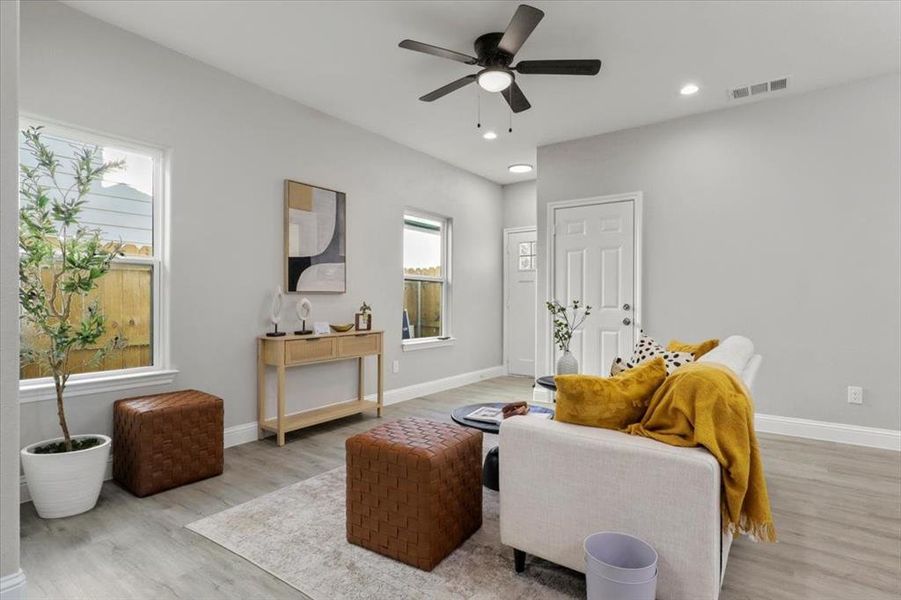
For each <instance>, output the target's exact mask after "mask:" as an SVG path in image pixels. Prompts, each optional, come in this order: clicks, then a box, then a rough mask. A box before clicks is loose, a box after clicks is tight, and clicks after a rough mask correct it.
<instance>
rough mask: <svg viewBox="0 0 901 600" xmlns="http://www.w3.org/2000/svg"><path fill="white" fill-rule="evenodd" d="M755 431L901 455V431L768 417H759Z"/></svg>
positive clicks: (757, 417)
mask: <svg viewBox="0 0 901 600" xmlns="http://www.w3.org/2000/svg"><path fill="white" fill-rule="evenodd" d="M754 428H755V429H756V430H757V431H759V432H761V433H773V434H777V435H787V436H792V437H799V438H806V439H810V440H822V441H826V442H837V443H839V444H850V445H853V446H866V447H868V448H880V449H882V450H894V451H895V452H901V431H897V430H894V429H879V428H877V427H863V426H861V425H845V424H844V423H829V422H828V421H812V420H810V419H798V418H795V417H780V416H778V415H764V414H758V415H755V417H754Z"/></svg>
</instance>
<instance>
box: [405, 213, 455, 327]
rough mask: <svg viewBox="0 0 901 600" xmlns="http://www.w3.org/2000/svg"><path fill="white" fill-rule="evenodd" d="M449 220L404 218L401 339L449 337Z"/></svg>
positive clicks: (422, 216) (416, 215) (415, 215)
mask: <svg viewBox="0 0 901 600" xmlns="http://www.w3.org/2000/svg"><path fill="white" fill-rule="evenodd" d="M449 229H450V220H449V219H446V218H443V217H437V216H434V215H427V214H419V213H412V212H409V211H408V212H407V213H406V214H405V215H404V315H403V339H404V340H405V341H406V340H422V339H429V338H431V339H436V338H444V337H449V333H448V331H449V325H448V324H449V318H448V313H449V310H448V308H449V304H450V302H449V298H450V293H449V289H450V277H449V271H450V269H449V265H450V259H449V254H450V253H449V247H450V245H449V243H448V240H449Z"/></svg>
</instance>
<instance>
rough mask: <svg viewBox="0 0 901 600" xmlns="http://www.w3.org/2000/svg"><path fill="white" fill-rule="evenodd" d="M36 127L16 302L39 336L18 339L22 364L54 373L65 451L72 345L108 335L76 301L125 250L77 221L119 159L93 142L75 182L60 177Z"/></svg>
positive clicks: (99, 317)
mask: <svg viewBox="0 0 901 600" xmlns="http://www.w3.org/2000/svg"><path fill="white" fill-rule="evenodd" d="M41 129H42V128H41V127H29V128H28V129H26V130H24V131H23V132H22V134H23V135H24V137H25V145H26V147H27V148H28V151H29V153H30V154H31V155H32V157H34V159H35V162H36V163H37V164H36V165H35V166H33V167H30V166H28V165H24V164H23V165H21V166H20V169H21V171H20V178H19V200H20V202H19V203H20V208H19V304H20V306H21V313H20V314H21V319H22V321H23V330H29V331H32V332H34V333H36V338H37V339H36V340H35V343H25V342H23V344H22V351H21V358H22V361H23V363H35V364H37V365H39V366H40V367H41V368H42V370H46V371H47V372H49V374H50V375H52V377H53V382H54V384H55V387H56V396H57V412H58V415H59V420H60V428H61V429H62V431H63V437H64V438H65V447H66V450H67V451H71V450H72V448H73V445H72V439H71V437H70V436H69V430H68V427H67V425H66V419H65V411H64V408H63V392H64V390H65V387H66V382H67V381H68V379H69V376H70V375H71V369H70V366H69V355H70V353H71V351H72V350H76V349H79V350H83V349H86V348H91V347H93V346H94V345H95V344H96V343H97V342H98V341H99V340H100V339H101V338H102V337H103V335H104V334H105V333H106V319H105V317H104V315H103V311H102V310H101V309H100V307H99V306H98V305H97V304H96V303H91V304H90V305H88V306H86V307H84V308H83V310H82V311H81V313H82V314H80V315H74V314H72V312H73V301H74V300H76V299H78V298H82V299H83V298H84V297H85V296H86V295H87V294H88V293H90V292H92V291H93V290H94V289H96V288H97V285H98V280H99V279H100V278H101V277H103V276H104V275H105V274H106V273H107V272H108V271H109V270H110V268H112V263H113V260H114V259H115V258H116V257H117V256H120V255H121V254H122V244H121V242H120V243H112V244H110V243H105V242H103V241H102V240H101V238H100V230H98V229H91V228H88V227H85V226H83V225H82V224H81V223H80V220H79V218H80V216H81V211H82V209H83V208H84V206H85V204H86V202H87V200H86V199H85V196H87V194H88V193H89V192H90V191H91V186H93V185H94V183H95V182H99V181H100V180H102V179H103V176H104V175H105V174H107V173H108V172H110V171H112V170H115V169H120V168H123V167H124V166H125V162H124V161H117V162H107V163H103V162H101V161H100V149H99V148H98V147H96V146H95V147H84V148H80V149H77V150H76V151H75V156H74V158H73V159H72V160H71V163H70V168H71V170H72V172H73V173H74V182H73V183H72V184H71V185H69V186H63V185H61V184H60V183H59V180H58V179H57V173H58V171H59V169H60V160H59V159H58V158H57V157H56V155H55V154H54V152H53V151H52V150H51V149H50V148H49V147H48V146H47V145H46V144H44V142H43V141H42V140H41ZM126 345H127V342H126V340H124V339H123V338H121V337H119V336H115V337H113V338H112V339H111V340H110V341H109V342H107V343H106V344H104V345H103V346H102V347H101V348H99V349H98V350H97V351H96V353H95V354H94V355H93V357H92V358H91V360H90V361H89V362H91V363H95V362H99V361H101V360H103V357H104V356H106V355H107V354H108V353H109V352H112V351H114V350H119V349H122V348H124V347H125V346H126Z"/></svg>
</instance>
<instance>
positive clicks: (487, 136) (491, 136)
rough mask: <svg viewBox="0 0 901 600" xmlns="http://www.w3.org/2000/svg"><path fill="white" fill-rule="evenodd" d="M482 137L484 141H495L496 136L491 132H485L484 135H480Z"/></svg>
mask: <svg viewBox="0 0 901 600" xmlns="http://www.w3.org/2000/svg"><path fill="white" fill-rule="evenodd" d="M482 137H483V138H485V139H486V140H496V139H497V134H496V133H494V132H493V131H486V132H485V133H483V134H482Z"/></svg>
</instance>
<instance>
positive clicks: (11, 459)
mask: <svg viewBox="0 0 901 600" xmlns="http://www.w3.org/2000/svg"><path fill="white" fill-rule="evenodd" d="M18 69H19V3H18V1H16V2H0V577H5V576H7V575H12V574H13V573H16V572H17V571H18V570H19V399H18V386H19V317H18V312H19V309H18V306H19V299H18V294H17V291H16V290H17V289H18V287H19V286H18V281H19V275H18V261H17V260H16V257H17V252H16V248H17V246H18V244H17V241H16V240H17V236H16V229H17V227H18V225H17V223H18V215H19V211H18V206H19V201H18V185H17V183H16V181H17V179H18V177H17V173H18V164H19V162H18V159H17V154H16V129H17V124H18V118H19V117H18V112H17V110H18V109H17V106H16V102H17V95H18Z"/></svg>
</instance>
